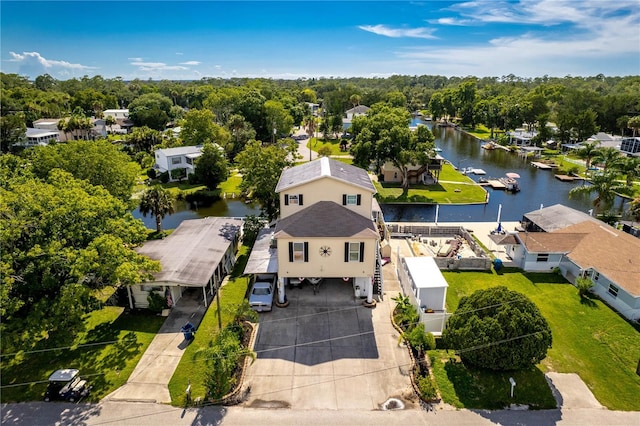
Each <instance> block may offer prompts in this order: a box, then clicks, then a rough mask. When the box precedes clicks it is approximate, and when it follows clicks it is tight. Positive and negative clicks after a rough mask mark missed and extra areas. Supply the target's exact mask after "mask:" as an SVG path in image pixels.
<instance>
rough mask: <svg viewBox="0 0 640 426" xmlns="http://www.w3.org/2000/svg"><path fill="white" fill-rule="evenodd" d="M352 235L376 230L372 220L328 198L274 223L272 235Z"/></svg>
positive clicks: (277, 236)
mask: <svg viewBox="0 0 640 426" xmlns="http://www.w3.org/2000/svg"><path fill="white" fill-rule="evenodd" d="M285 234H286V235H288V236H291V237H295V238H302V237H309V238H314V237H327V238H335V237H353V236H356V235H360V236H362V235H363V234H364V235H371V238H376V237H377V236H378V232H377V230H376V228H375V226H374V225H373V221H372V220H371V219H368V218H366V217H364V216H361V215H360V214H358V213H355V212H354V211H352V210H349V209H347V208H346V207H342V206H341V205H339V204H336V203H334V202H332V201H319V202H317V203H315V204H313V205H311V206H309V207H307V208H306V209H304V210H301V211H299V212H297V213H294V214H292V215H291V216H287V217H286V218H284V219H281V220H280V221H279V222H278V224H277V225H276V232H275V236H276V238H279V237H281V236H285Z"/></svg>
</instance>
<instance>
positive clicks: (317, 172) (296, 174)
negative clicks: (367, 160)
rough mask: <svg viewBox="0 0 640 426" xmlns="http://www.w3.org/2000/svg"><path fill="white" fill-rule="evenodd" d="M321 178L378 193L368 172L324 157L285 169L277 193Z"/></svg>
mask: <svg viewBox="0 0 640 426" xmlns="http://www.w3.org/2000/svg"><path fill="white" fill-rule="evenodd" d="M321 178H331V179H336V180H339V181H342V182H346V183H349V184H351V185H354V186H358V187H360V188H363V189H365V190H367V191H369V192H371V193H372V194H374V193H375V192H376V189H375V187H374V186H373V183H372V182H371V178H370V177H369V174H368V173H367V172H366V170H363V169H361V168H359V167H356V166H352V165H350V164H345V163H342V162H340V161H336V160H332V159H331V158H328V157H322V158H319V159H317V160H313V161H310V162H308V163H304V164H301V165H299V166H295V167H291V168H289V169H285V170H283V171H282V173H281V174H280V180H279V181H278V185H277V186H276V192H282V191H284V190H287V189H290V188H294V187H296V186H299V185H303V184H305V183H307V182H312V181H314V180H317V179H321Z"/></svg>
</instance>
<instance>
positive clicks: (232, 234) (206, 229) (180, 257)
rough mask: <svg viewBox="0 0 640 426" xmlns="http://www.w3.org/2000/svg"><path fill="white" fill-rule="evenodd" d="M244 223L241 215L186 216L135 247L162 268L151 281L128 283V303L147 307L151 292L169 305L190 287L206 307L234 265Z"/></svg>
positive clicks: (134, 306) (130, 305)
mask: <svg viewBox="0 0 640 426" xmlns="http://www.w3.org/2000/svg"><path fill="white" fill-rule="evenodd" d="M243 224H244V220H243V219H241V218H230V217H205V218H203V219H191V220H185V221H182V223H180V226H178V228H176V229H175V231H173V233H171V235H169V236H167V237H166V238H164V239H161V240H151V241H147V242H146V243H144V245H143V246H142V247H139V248H137V249H136V251H137V252H138V253H140V254H143V255H145V256H147V257H149V258H151V259H153V260H158V261H159V262H160V264H161V265H162V270H161V271H160V272H156V273H154V274H153V280H151V281H148V282H144V283H139V284H135V285H129V286H127V297H128V301H129V307H130V308H131V309H133V308H147V307H149V302H148V300H147V297H148V296H149V293H151V292H153V293H156V294H158V295H160V296H162V297H163V298H165V300H166V303H167V305H168V306H169V307H171V306H173V304H175V303H177V302H178V301H179V300H180V298H181V297H182V295H183V294H184V292H185V291H187V290H188V289H191V288H196V289H199V290H198V291H201V292H202V300H203V303H204V306H205V307H206V306H207V303H208V298H210V296H212V295H213V294H214V293H215V289H217V288H218V286H219V284H220V283H221V282H222V279H223V278H224V276H225V275H227V274H228V273H230V272H231V270H232V269H233V266H234V264H235V260H236V251H237V249H238V242H239V241H240V236H241V232H242V226H243ZM207 293H208V295H207Z"/></svg>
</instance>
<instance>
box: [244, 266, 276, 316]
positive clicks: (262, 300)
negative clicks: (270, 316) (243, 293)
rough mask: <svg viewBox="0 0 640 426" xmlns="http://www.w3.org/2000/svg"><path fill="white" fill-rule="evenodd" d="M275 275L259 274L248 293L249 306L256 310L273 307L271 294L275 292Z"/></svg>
mask: <svg viewBox="0 0 640 426" xmlns="http://www.w3.org/2000/svg"><path fill="white" fill-rule="evenodd" d="M275 281H276V276H275V275H271V274H259V275H256V277H255V282H254V283H253V285H252V286H251V292H250V293H249V306H251V309H253V310H254V311H256V312H265V311H271V309H272V308H273V295H274V292H275Z"/></svg>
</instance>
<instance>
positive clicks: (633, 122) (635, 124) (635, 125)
mask: <svg viewBox="0 0 640 426" xmlns="http://www.w3.org/2000/svg"><path fill="white" fill-rule="evenodd" d="M627 127H629V128H630V129H633V137H634V138H635V137H636V133H637V132H638V129H640V115H636V116H634V117H631V118H630V119H629V121H627Z"/></svg>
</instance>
